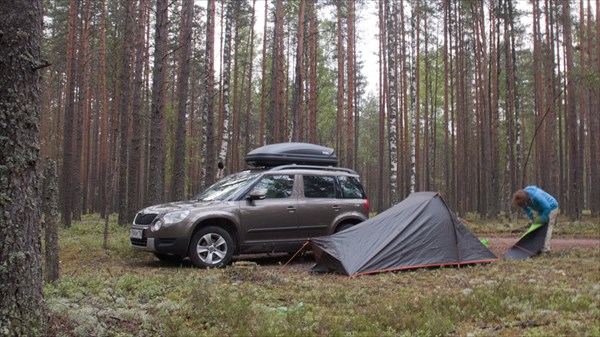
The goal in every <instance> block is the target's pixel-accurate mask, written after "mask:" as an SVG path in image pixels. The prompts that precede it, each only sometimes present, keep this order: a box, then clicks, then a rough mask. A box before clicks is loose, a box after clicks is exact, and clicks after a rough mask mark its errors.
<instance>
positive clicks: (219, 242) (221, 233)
mask: <svg viewBox="0 0 600 337" xmlns="http://www.w3.org/2000/svg"><path fill="white" fill-rule="evenodd" d="M233 251H234V247H233V239H232V238H231V234H229V232H228V231H226V230H224V229H223V228H220V227H204V228H202V229H200V230H199V231H198V232H196V234H194V236H193V237H192V241H191V242H190V248H189V254H190V259H191V260H192V262H193V263H194V265H196V266H197V267H199V268H219V267H223V266H226V265H228V264H229V263H230V262H231V259H232V258H233Z"/></svg>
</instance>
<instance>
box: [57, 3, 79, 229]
mask: <svg viewBox="0 0 600 337" xmlns="http://www.w3.org/2000/svg"><path fill="white" fill-rule="evenodd" d="M78 12H79V1H77V0H71V1H70V2H69V36H68V40H67V71H66V72H67V74H66V76H67V79H66V81H67V92H66V93H65V96H66V97H65V101H66V102H65V118H64V128H63V166H62V182H61V189H60V191H61V192H62V193H61V196H62V198H61V203H62V223H63V226H65V227H67V228H68V227H71V219H72V216H73V196H72V195H73V187H72V186H73V150H74V149H73V148H74V145H73V136H74V131H73V128H74V119H75V85H76V74H77V62H75V60H76V59H77V53H76V51H75V42H76V39H77V26H78V20H77V13H78Z"/></svg>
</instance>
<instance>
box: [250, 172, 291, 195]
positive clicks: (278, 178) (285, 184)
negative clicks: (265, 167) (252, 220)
mask: <svg viewBox="0 0 600 337" xmlns="http://www.w3.org/2000/svg"><path fill="white" fill-rule="evenodd" d="M293 189H294V176H293V175H266V176H264V177H263V178H262V179H261V180H260V181H259V182H258V184H256V185H255V186H254V191H262V192H264V193H265V199H276V198H287V197H290V196H291V195H292V191H293Z"/></svg>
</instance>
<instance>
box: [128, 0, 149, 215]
mask: <svg viewBox="0 0 600 337" xmlns="http://www.w3.org/2000/svg"><path fill="white" fill-rule="evenodd" d="M137 13H138V14H137V28H136V29H135V53H134V56H135V67H134V80H133V104H132V107H133V108H132V111H131V115H132V127H131V129H132V133H131V143H130V146H129V150H130V153H129V164H128V167H129V168H130V169H129V170H127V172H128V177H127V213H126V214H127V216H126V219H125V220H126V221H132V220H133V218H134V217H135V214H136V212H137V211H138V209H139V208H141V205H142V193H140V190H141V188H142V184H141V177H142V176H143V175H142V173H143V168H142V167H141V165H140V164H141V163H142V162H143V160H142V158H143V147H144V144H143V143H144V132H143V130H144V121H145V120H146V118H147V117H146V116H147V112H146V110H145V109H144V105H143V104H142V86H143V75H144V74H143V72H144V61H145V57H144V55H145V54H144V48H145V38H144V32H145V26H144V22H145V20H144V18H145V16H146V1H145V0H140V1H139V5H138V10H137Z"/></svg>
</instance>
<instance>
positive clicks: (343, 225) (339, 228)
mask: <svg viewBox="0 0 600 337" xmlns="http://www.w3.org/2000/svg"><path fill="white" fill-rule="evenodd" d="M352 226H354V225H353V224H351V223H343V224H341V225H339V226H337V227H336V228H335V232H336V233H339V232H341V231H345V230H346V229H348V228H350V227H352Z"/></svg>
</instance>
